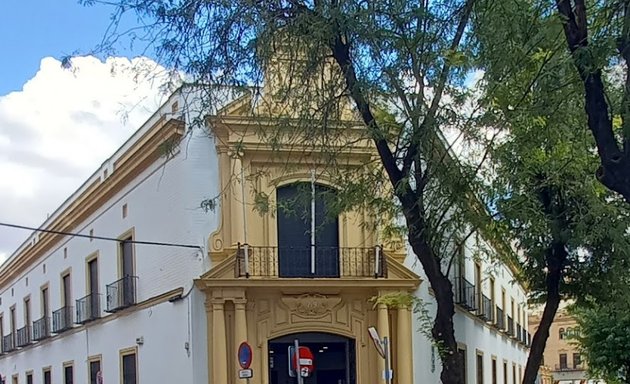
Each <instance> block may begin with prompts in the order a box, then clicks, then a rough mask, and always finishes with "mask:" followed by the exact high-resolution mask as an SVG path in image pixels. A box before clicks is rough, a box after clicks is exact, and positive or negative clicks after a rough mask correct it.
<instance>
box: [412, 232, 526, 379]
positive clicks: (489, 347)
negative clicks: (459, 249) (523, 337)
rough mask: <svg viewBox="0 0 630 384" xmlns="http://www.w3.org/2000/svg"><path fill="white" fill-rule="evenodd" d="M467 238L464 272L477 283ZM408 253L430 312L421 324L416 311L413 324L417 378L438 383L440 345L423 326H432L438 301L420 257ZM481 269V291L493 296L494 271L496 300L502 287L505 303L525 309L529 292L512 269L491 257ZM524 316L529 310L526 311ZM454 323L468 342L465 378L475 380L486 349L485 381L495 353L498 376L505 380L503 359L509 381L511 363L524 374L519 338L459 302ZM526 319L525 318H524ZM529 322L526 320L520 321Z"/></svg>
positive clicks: (523, 350) (523, 351)
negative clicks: (491, 279) (436, 345)
mask: <svg viewBox="0 0 630 384" xmlns="http://www.w3.org/2000/svg"><path fill="white" fill-rule="evenodd" d="M472 241H473V240H470V241H469V242H467V244H466V245H467V247H466V249H467V252H466V259H465V260H466V261H465V264H466V265H465V275H466V279H467V280H468V281H470V282H472V283H474V261H473V259H472V257H471V252H470V250H471V249H472V248H473V247H472V245H471V244H470V242H472ZM407 253H408V255H407V258H406V260H405V264H406V265H407V266H408V267H409V268H411V269H412V270H413V271H414V272H415V273H417V274H418V275H419V276H420V277H421V278H422V280H423V283H422V284H421V285H420V287H419V288H418V289H417V291H416V292H415V295H416V296H417V297H419V298H420V299H421V300H422V301H423V302H424V303H425V305H426V309H427V310H428V312H429V317H430V323H429V324H424V325H423V324H422V323H421V322H420V320H419V318H418V315H414V326H415V329H416V330H417V331H416V332H415V333H414V339H413V355H414V358H413V359H414V360H413V361H414V376H415V377H414V382H416V383H438V382H440V379H439V378H440V372H441V370H442V368H441V364H440V358H439V354H438V351H437V348H434V347H432V344H431V340H430V339H428V338H427V337H426V336H424V334H423V333H422V332H420V329H421V327H425V328H426V327H429V328H428V330H429V331H430V327H431V326H432V321H433V318H434V317H435V311H436V303H435V299H434V297H433V294H432V293H430V291H429V288H430V284H429V282H428V280H427V278H426V275H425V274H424V271H423V269H422V266H421V264H420V262H419V261H418V260H417V258H416V256H415V254H414V253H413V251H412V250H411V249H409V250H408V252H407ZM481 270H482V287H483V288H482V292H483V293H484V294H485V295H486V296H488V297H490V292H489V290H490V283H489V279H488V278H489V276H490V274H492V276H494V278H495V299H496V303H497V304H498V305H499V306H501V289H502V288H503V289H505V291H506V304H507V306H508V308H509V306H510V304H509V303H510V298H514V301H515V306H516V304H517V303H521V304H522V306H523V307H524V308H525V309H526V305H525V303H526V294H525V291H524V289H523V288H522V287H521V286H520V285H519V284H518V283H516V282H514V281H513V280H514V278H513V276H512V273H511V272H510V270H509V269H508V268H506V267H505V266H504V265H502V264H501V263H498V262H496V261H494V262H493V261H490V260H481ZM525 319H527V314H526V311H525ZM453 321H454V327H455V338H456V340H457V342H458V343H461V344H463V345H465V346H466V367H467V369H466V371H467V375H466V376H467V377H466V382H467V383H470V384H473V383H476V382H477V381H476V356H477V355H476V352H477V351H480V352H482V353H483V371H484V382H488V383H489V382H491V379H492V360H491V359H492V357H496V360H497V380H498V381H499V382H503V371H504V369H503V361H504V360H507V362H508V383H509V384H516V383H513V380H512V365H513V364H516V366H517V368H516V374H517V380H518V378H519V369H518V367H519V366H520V367H521V376H520V377H522V374H524V370H525V364H526V362H527V354H528V349H527V348H525V347H524V346H522V345H521V344H519V343H517V342H516V341H514V340H512V339H510V338H508V337H507V336H505V335H504V334H502V333H501V332H498V331H497V330H496V329H495V328H493V327H491V326H490V325H489V324H486V323H485V322H484V321H482V320H481V319H479V318H477V317H476V316H475V315H474V314H472V313H470V312H468V311H467V310H465V309H463V308H460V307H459V306H457V305H456V313H455V317H454V319H453ZM524 322H525V323H526V320H525V321H524ZM521 325H525V326H527V324H521Z"/></svg>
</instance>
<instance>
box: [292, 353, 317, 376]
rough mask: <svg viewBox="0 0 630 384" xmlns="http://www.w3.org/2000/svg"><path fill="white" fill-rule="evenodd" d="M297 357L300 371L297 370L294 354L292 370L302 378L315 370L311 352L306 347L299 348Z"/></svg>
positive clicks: (296, 360)
mask: <svg viewBox="0 0 630 384" xmlns="http://www.w3.org/2000/svg"><path fill="white" fill-rule="evenodd" d="M298 355H299V363H300V369H297V368H298V359H297V357H296V356H295V354H294V355H293V369H294V370H295V371H296V372H298V374H299V375H300V376H302V377H308V376H310V375H311V374H312V373H313V371H314V370H315V364H314V357H313V352H311V350H310V348H308V347H300V349H299V353H298Z"/></svg>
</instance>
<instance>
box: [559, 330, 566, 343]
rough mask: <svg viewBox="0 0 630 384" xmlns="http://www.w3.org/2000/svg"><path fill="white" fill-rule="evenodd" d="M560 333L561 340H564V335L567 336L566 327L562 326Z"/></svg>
mask: <svg viewBox="0 0 630 384" xmlns="http://www.w3.org/2000/svg"><path fill="white" fill-rule="evenodd" d="M559 333H560V340H564V336H565V333H564V328H560V332H559Z"/></svg>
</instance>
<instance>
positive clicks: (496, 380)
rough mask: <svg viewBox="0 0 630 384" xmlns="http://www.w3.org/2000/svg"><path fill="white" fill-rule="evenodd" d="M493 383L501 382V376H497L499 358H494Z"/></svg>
mask: <svg viewBox="0 0 630 384" xmlns="http://www.w3.org/2000/svg"><path fill="white" fill-rule="evenodd" d="M491 368H492V384H499V378H498V377H497V358H496V357H493V358H492V367H491Z"/></svg>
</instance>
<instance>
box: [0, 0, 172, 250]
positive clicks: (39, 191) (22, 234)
mask: <svg viewBox="0 0 630 384" xmlns="http://www.w3.org/2000/svg"><path fill="white" fill-rule="evenodd" d="M0 2H2V5H3V6H4V7H3V12H2V13H0V52H1V53H0V175H2V177H0V222H6V223H15V224H21V225H26V226H38V225H40V224H41V223H42V222H44V221H45V220H46V218H47V217H48V215H49V214H51V213H53V212H54V211H55V209H56V208H57V207H58V206H59V205H60V204H61V203H62V202H63V201H64V200H65V199H66V198H67V197H68V196H70V195H71V194H72V193H73V192H74V191H75V190H76V189H77V187H79V186H80V185H81V184H82V183H83V182H84V181H85V180H86V179H87V178H88V177H89V176H90V175H91V174H92V173H93V172H94V171H95V170H97V169H98V167H99V166H100V165H101V164H102V163H103V161H104V160H106V159H107V158H108V157H109V156H111V154H112V153H113V152H114V151H116V149H117V148H119V147H120V145H121V144H122V143H123V142H124V141H125V140H126V139H127V138H128V137H129V136H130V135H131V134H132V133H133V132H134V131H135V130H137V129H138V128H139V127H140V126H141V125H142V124H143V123H144V122H145V121H146V119H147V118H148V117H149V116H150V115H151V113H153V112H154V111H155V110H156V108H157V107H158V106H159V105H160V104H161V103H162V102H163V101H164V99H163V98H164V97H165V96H164V94H163V93H162V92H160V89H159V85H160V84H161V83H162V82H163V81H164V80H165V79H161V78H160V77H159V76H160V74H164V73H166V71H165V69H164V68H163V67H161V66H159V65H158V64H157V63H155V62H153V61H152V60H151V59H148V58H134V57H135V56H137V55H140V54H143V53H144V52H142V51H140V49H142V48H143V47H142V46H141V45H138V47H139V50H138V51H136V52H134V51H132V50H130V49H129V48H126V47H125V45H123V44H125V41H122V42H121V43H120V45H118V46H116V47H115V48H116V57H113V58H104V57H97V58H94V57H77V58H76V60H74V61H73V70H72V71H70V70H66V69H63V68H61V63H60V61H59V59H61V58H62V57H64V56H66V55H71V54H75V53H83V54H86V53H89V52H90V51H92V50H93V48H95V47H96V46H97V45H98V43H99V42H100V41H101V40H102V38H103V35H104V33H105V31H106V30H107V27H108V26H109V24H110V14H111V12H112V8H111V7H106V6H102V5H99V6H93V7H84V6H81V5H79V4H78V0H0ZM133 23H135V16H133V15H131V16H130V17H128V18H127V20H126V24H127V29H128V28H129V26H131V25H133ZM123 29H124V26H123ZM128 43H129V42H128V41H127V42H126V44H127V45H128ZM99 56H100V55H99ZM130 58H134V59H133V60H129V59H130ZM146 68H149V73H146V77H144V75H143V74H144V73H145V72H146ZM29 234H30V233H29V232H28V231H23V230H17V229H10V228H4V227H3V228H0V262H2V261H3V260H4V259H6V258H7V257H8V256H9V255H10V254H12V252H13V251H14V250H15V249H16V248H17V247H18V246H19V245H20V244H21V243H22V241H23V240H24V239H26V237H27V236H28V235H29Z"/></svg>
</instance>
